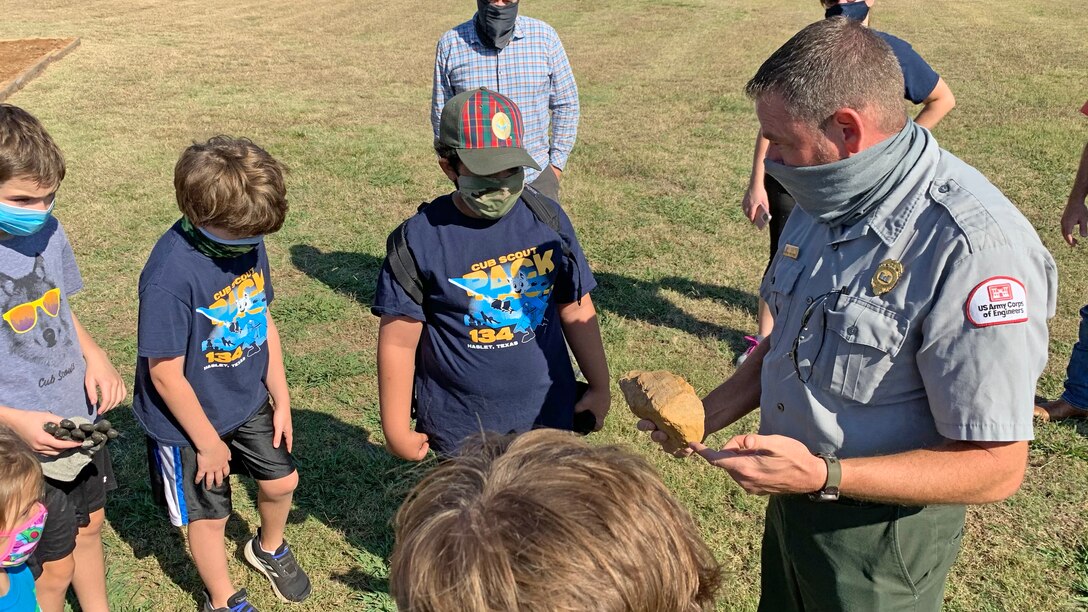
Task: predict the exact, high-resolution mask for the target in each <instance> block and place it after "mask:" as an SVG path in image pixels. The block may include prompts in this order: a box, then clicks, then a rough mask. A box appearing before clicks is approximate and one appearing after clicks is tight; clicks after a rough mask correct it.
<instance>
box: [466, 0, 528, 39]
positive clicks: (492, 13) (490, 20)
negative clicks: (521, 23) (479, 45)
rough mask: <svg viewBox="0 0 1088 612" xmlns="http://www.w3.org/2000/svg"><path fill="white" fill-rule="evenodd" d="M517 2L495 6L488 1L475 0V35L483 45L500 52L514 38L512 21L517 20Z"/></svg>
mask: <svg viewBox="0 0 1088 612" xmlns="http://www.w3.org/2000/svg"><path fill="white" fill-rule="evenodd" d="M518 4H520V3H518V2H515V3H514V4H507V5H506V6H495V5H494V4H491V3H490V2H488V0H476V18H475V19H473V23H474V24H475V26H476V35H477V36H479V37H480V40H482V41H483V42H484V44H485V45H487V46H489V47H492V48H495V49H499V50H502V49H503V48H505V47H506V45H508V44H509V43H510V39H511V38H513V37H514V21H515V20H516V19H517V18H518Z"/></svg>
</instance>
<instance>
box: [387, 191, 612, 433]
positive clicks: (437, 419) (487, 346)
mask: <svg viewBox="0 0 1088 612" xmlns="http://www.w3.org/2000/svg"><path fill="white" fill-rule="evenodd" d="M555 206H556V209H557V210H559V215H560V232H561V233H562V234H563V237H564V238H565V239H566V242H567V245H568V246H569V248H570V251H571V257H570V260H569V261H568V260H566V259H565V258H564V256H563V247H562V242H561V241H560V237H559V234H557V233H556V232H555V231H554V230H552V229H551V228H549V227H548V226H547V225H545V224H544V223H542V222H541V221H539V220H538V219H537V218H536V216H535V215H533V213H532V211H531V210H529V208H528V206H526V205H525V202H524V201H521V200H519V201H518V203H517V204H515V205H514V208H513V209H511V210H510V212H508V213H507V214H506V215H505V216H503V217H502V218H501V219H499V220H497V221H488V220H484V219H473V218H471V217H468V216H466V215H464V214H462V213H461V212H460V211H459V210H457V207H456V206H455V205H454V203H453V199H452V198H451V197H450V196H448V195H447V196H442V197H440V198H438V199H437V200H435V201H434V202H433V203H431V204H430V205H428V206H426V207H425V208H424V209H423V210H422V211H421V212H419V213H418V214H416V215H415V216H414V217H412V218H411V219H409V220H408V222H407V223H408V224H407V226H406V240H407V243H408V247H409V249H410V250H411V252H412V255H413V256H414V257H415V260H416V264H417V266H418V267H419V270H420V278H421V279H422V281H423V286H424V292H423V293H424V299H423V304H422V306H421V305H419V304H416V303H415V302H413V301H412V299H411V298H410V297H409V296H408V294H407V293H405V292H404V289H403V288H402V287H401V286H400V284H398V283H397V281H396V278H395V277H394V276H393V274H392V272H391V271H390V268H389V261H388V259H387V260H386V262H385V264H384V265H383V266H382V271H381V274H380V275H379V276H378V286H377V291H376V293H375V297H374V306H373V308H372V312H373V313H374V314H375V315H379V316H380V315H392V316H403V317H409V318H412V319H415V320H417V321H422V322H423V323H424V327H423V333H422V336H421V338H420V347H419V351H418V354H417V360H416V374H415V396H416V430H417V431H420V432H423V433H426V434H427V436H428V437H429V438H430V445H431V448H433V449H434V450H435V451H436V452H438V453H442V454H449V453H453V452H455V451H456V450H457V449H458V447H459V446H460V444H461V442H462V441H463V440H464V439H465V438H466V437H468V436H470V435H472V434H473V433H479V432H480V431H491V432H498V433H512V432H523V431H527V430H529V429H532V428H533V427H535V426H543V427H554V428H557V429H567V430H569V429H571V427H572V425H573V418H574V403H575V385H574V372H573V369H572V368H571V363H570V357H569V356H568V355H567V348H566V344H565V343H564V340H563V328H562V325H561V323H560V321H559V317H558V313H557V312H556V306H557V305H558V304H569V303H571V302H575V301H577V300H578V299H580V298H581V297H582V296H583V295H585V294H586V293H589V292H590V291H592V290H593V288H594V287H596V281H595V280H594V278H593V274H592V273H591V272H590V270H589V264H588V263H587V262H586V258H585V254H584V253H582V247H581V246H580V245H579V244H578V239H577V238H576V237H575V235H574V228H573V227H572V226H571V223H570V219H568V218H567V216H566V214H564V213H563V212H562V210H561V209H559V206H558V205H555Z"/></svg>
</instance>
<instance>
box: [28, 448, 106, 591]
mask: <svg viewBox="0 0 1088 612" xmlns="http://www.w3.org/2000/svg"><path fill="white" fill-rule="evenodd" d="M116 488H117V482H116V481H115V480H114V477H113V465H112V463H111V462H110V451H109V446H108V445H107V446H105V447H103V448H102V450H101V451H99V452H98V453H95V455H94V457H92V458H91V462H90V463H89V464H88V465H87V467H85V468H83V471H82V472H80V473H79V476H76V478H75V480H73V481H71V482H61V481H59V480H53V479H51V478H46V479H45V487H44V493H45V495H44V499H43V500H42V503H44V504H45V509H46V511H48V512H49V517H48V518H47V519H46V521H45V531H44V532H42V539H41V541H40V542H39V543H38V547H37V548H35V549H34V554H32V555H31V556H30V559H29V560H28V561H27V565H28V566H29V567H30V571H31V572H33V574H34V578H35V579H37V578H38V576H40V575H41V573H42V564H43V563H49V562H50V561H59V560H61V559H63V558H65V557H67V556H68V555H70V554H72V551H73V550H75V548H76V534H77V533H78V532H79V529H80V528H81V527H86V526H87V525H88V524H89V523H90V521H91V514H92V513H94V512H96V511H98V510H101V509H102V508H105V507H106V493H108V492H110V491H112V490H114V489H116Z"/></svg>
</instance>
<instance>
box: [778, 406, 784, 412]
mask: <svg viewBox="0 0 1088 612" xmlns="http://www.w3.org/2000/svg"><path fill="white" fill-rule="evenodd" d="M777 407H778V411H779V412H782V411H784V410H785V409H786V407H785V406H783V405H782V404H778V406H777Z"/></svg>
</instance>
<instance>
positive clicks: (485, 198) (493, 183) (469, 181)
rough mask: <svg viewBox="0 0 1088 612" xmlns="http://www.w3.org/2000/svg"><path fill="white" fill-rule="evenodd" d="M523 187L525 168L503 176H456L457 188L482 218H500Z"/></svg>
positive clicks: (508, 210)
mask: <svg viewBox="0 0 1088 612" xmlns="http://www.w3.org/2000/svg"><path fill="white" fill-rule="evenodd" d="M524 189H525V169H524V168H518V171H517V172H515V173H514V174H511V175H510V176H508V177H505V178H492V177H489V176H466V175H461V176H459V177H457V190H458V191H459V192H460V193H461V199H463V200H464V203H465V205H466V206H468V207H469V208H470V209H471V210H472V212H474V213H476V214H477V215H478V216H480V217H482V218H484V219H492V220H494V219H501V218H502V217H503V215H505V214H506V213H508V212H510V209H511V208H513V207H514V204H516V203H517V201H518V198H519V197H521V192H522V191H524Z"/></svg>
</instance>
